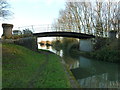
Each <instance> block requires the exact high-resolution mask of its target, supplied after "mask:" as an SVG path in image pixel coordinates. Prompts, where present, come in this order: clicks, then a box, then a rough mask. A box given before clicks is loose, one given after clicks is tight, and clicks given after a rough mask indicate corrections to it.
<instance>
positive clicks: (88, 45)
mask: <svg viewBox="0 0 120 90" xmlns="http://www.w3.org/2000/svg"><path fill="white" fill-rule="evenodd" d="M91 40H92V39H81V40H80V48H79V49H80V50H81V51H86V52H90V51H93V44H92V41H91Z"/></svg>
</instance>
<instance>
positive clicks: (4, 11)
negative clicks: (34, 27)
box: [0, 0, 12, 18]
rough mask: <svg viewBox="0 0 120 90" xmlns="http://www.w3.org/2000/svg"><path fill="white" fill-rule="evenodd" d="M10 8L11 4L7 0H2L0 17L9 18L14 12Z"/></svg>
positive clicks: (0, 2) (0, 0)
mask: <svg viewBox="0 0 120 90" xmlns="http://www.w3.org/2000/svg"><path fill="white" fill-rule="evenodd" d="M9 8H10V5H9V4H8V2H7V1H6V0H0V18H7V17H8V16H10V15H11V14H12V13H11V12H10V10H9Z"/></svg>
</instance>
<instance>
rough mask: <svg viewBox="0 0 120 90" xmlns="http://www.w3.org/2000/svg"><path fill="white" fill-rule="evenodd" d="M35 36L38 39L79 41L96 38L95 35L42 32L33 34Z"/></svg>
mask: <svg viewBox="0 0 120 90" xmlns="http://www.w3.org/2000/svg"><path fill="white" fill-rule="evenodd" d="M33 36H36V37H72V38H79V39H88V38H95V36H94V35H89V34H83V33H76V32H41V33H33Z"/></svg>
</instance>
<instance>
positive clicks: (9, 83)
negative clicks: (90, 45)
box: [2, 44, 71, 88]
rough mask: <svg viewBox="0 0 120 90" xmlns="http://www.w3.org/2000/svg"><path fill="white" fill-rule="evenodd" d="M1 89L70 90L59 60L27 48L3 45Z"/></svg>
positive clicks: (47, 53) (51, 55)
mask: <svg viewBox="0 0 120 90" xmlns="http://www.w3.org/2000/svg"><path fill="white" fill-rule="evenodd" d="M2 54H3V58H2V87H3V88H70V87H71V86H70V82H69V80H68V77H67V75H66V73H65V72H64V68H63V66H62V63H61V61H60V58H59V57H58V56H57V55H55V54H52V53H49V52H46V53H45V52H44V53H42V51H41V52H40V53H38V52H34V51H31V50H29V49H27V48H24V47H21V46H18V45H14V44H3V46H2Z"/></svg>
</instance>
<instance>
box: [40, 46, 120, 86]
mask: <svg viewBox="0 0 120 90" xmlns="http://www.w3.org/2000/svg"><path fill="white" fill-rule="evenodd" d="M38 48H39V49H47V50H50V51H52V52H54V53H56V54H58V55H60V56H61V57H62V58H63V59H64V61H65V63H66V65H67V66H68V67H69V69H70V70H71V72H72V73H73V75H74V76H75V78H76V80H77V81H78V83H79V84H80V86H81V87H83V88H118V87H119V88H120V81H119V80H118V78H119V77H120V76H119V74H118V73H119V70H118V69H119V66H118V64H115V63H108V62H103V61H97V60H92V59H89V58H86V57H83V56H76V55H73V54H72V55H71V53H70V52H68V51H63V50H59V51H57V50H54V49H53V48H52V47H46V46H42V47H41V46H40V45H38Z"/></svg>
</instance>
